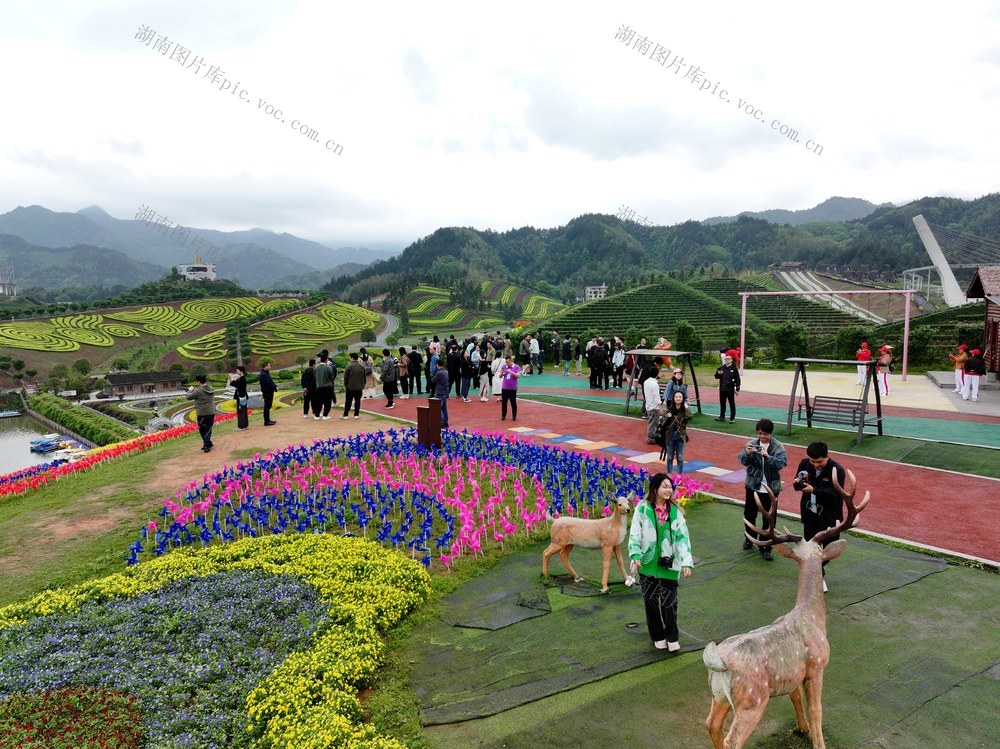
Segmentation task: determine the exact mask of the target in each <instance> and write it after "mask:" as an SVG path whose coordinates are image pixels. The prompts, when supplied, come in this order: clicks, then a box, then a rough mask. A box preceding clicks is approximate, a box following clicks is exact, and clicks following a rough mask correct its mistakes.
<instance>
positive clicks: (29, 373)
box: [24, 369, 38, 380]
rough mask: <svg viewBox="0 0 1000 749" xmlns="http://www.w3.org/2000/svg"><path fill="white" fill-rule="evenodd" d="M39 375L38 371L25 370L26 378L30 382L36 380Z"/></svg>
mask: <svg viewBox="0 0 1000 749" xmlns="http://www.w3.org/2000/svg"><path fill="white" fill-rule="evenodd" d="M37 374H38V370H37V369H26V370H24V376H25V377H27V378H28V379H29V380H33V379H35V375H37Z"/></svg>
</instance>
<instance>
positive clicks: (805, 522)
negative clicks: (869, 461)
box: [792, 442, 847, 593]
mask: <svg viewBox="0 0 1000 749" xmlns="http://www.w3.org/2000/svg"><path fill="white" fill-rule="evenodd" d="M829 454H830V452H829V449H828V448H827V446H826V443H825V442H811V443H810V444H809V447H807V448H806V457H805V458H803V459H802V461H801V462H800V463H799V468H798V474H797V475H796V476H795V481H794V482H793V483H792V488H794V489H795V491H797V492H802V499H801V502H800V503H799V512H800V513H801V514H802V535H803V537H804V538H806V539H807V540H808V539H811V538H812V537H813V536H815V535H816V534H817V533H819V532H820V531H825V530H826V529H827V528H832V527H833V526H835V525H836V524H837V523H839V522H840V521H841V520H843V519H844V498H843V496H841V494H840V492H839V491H838V490H837V487H838V486H841V487H842V486H844V482H845V481H846V480H847V472H846V471H845V470H844V467H843V466H842V465H840V464H839V463H837V462H836V461H834V460H831V459H830V457H829ZM834 482H836V484H835V483H834ZM838 538H840V534H839V533H838V534H837V535H835V536H830V537H829V538H826V539H824V540H823V546H827V545H829V544H830V543H832V542H833V541H836V540H837V539H838ZM823 568H824V569H823V574H824V575H826V562H823ZM826 590H827V587H826V580H825V579H824V580H823V592H824V593H825V592H826Z"/></svg>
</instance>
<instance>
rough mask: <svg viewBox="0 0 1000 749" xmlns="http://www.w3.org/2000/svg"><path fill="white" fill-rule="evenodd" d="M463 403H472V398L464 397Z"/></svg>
mask: <svg viewBox="0 0 1000 749" xmlns="http://www.w3.org/2000/svg"><path fill="white" fill-rule="evenodd" d="M462 403H472V399H471V398H462Z"/></svg>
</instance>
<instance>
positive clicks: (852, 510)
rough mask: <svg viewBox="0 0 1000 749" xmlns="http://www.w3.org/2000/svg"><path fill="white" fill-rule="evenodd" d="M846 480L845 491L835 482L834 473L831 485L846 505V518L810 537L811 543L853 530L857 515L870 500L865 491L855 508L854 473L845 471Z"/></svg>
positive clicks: (856, 485) (855, 487)
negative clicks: (846, 487)
mask: <svg viewBox="0 0 1000 749" xmlns="http://www.w3.org/2000/svg"><path fill="white" fill-rule="evenodd" d="M846 478H847V482H846V483H847V486H848V489H846V490H845V489H844V487H843V486H842V485H841V484H839V483H838V482H837V473H836V471H834V474H833V485H834V487H835V488H836V490H837V491H838V492H839V493H840V496H842V497H843V498H844V504H845V505H847V517H845V518H844V519H843V520H841V521H840V522H839V523H837V524H836V525H835V526H833V527H832V528H827V529H826V530H825V531H820V532H819V533H817V534H816V535H815V536H813V537H812V539H811V540H812V541H815V542H816V543H822V542H823V541H825V540H826V539H828V538H830V537H831V536H836V535H837V534H838V533H840V532H841V531H846V530H847V529H849V528H853V527H854V523H855V521H856V520H857V518H858V514H859V513H860V512H861V511H862V510H863V509H865V505H867V504H868V500H869V499H870V498H871V492H869V491H867V490H866V491H865V496H864V499H862V500H861V502H860V503H859V504H858V505H857V506H855V504H854V493H855V492H856V491H857V489H858V482H857V479H855V478H854V473H852V472H851V471H846Z"/></svg>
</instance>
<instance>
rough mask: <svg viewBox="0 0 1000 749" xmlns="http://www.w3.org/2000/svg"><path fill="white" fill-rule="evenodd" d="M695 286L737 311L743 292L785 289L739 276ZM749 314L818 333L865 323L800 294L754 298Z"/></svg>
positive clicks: (748, 309) (816, 334)
mask: <svg viewBox="0 0 1000 749" xmlns="http://www.w3.org/2000/svg"><path fill="white" fill-rule="evenodd" d="M691 286H692V287H694V288H695V289H698V290H699V291H701V292H704V293H705V294H708V295H709V296H710V297H713V298H714V299H718V300H719V301H720V302H725V303H726V304H728V305H730V306H732V307H735V308H736V309H737V310H739V309H740V307H741V305H742V298H741V297H740V292H741V291H782V290H783V289H773V288H769V287H766V286H763V285H761V284H758V283H755V282H753V281H743V280H740V279H737V278H711V279H706V280H702V281H692V282H691ZM747 313H748V314H750V313H752V314H754V315H755V316H757V317H759V318H761V319H763V320H765V321H766V322H768V323H770V324H771V325H780V324H781V323H783V322H788V321H789V320H791V321H794V322H799V323H802V324H803V325H805V326H806V328H807V329H808V330H809V332H810V333H812V334H813V335H814V336H831V335H833V334H835V333H836V332H837V330H839V329H840V328H842V327H844V326H846V325H858V324H861V323H862V322H863V321H862V320H861V319H860V318H858V317H855V316H854V315H849V314H847V313H846V312H840V311H838V310H835V309H833V308H832V307H830V306H829V305H826V304H821V303H819V302H813V301H810V300H808V299H805V298H804V297H800V296H762V297H750V298H749V299H748V301H747ZM689 322H691V323H692V324H694V321H693V320H689Z"/></svg>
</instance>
